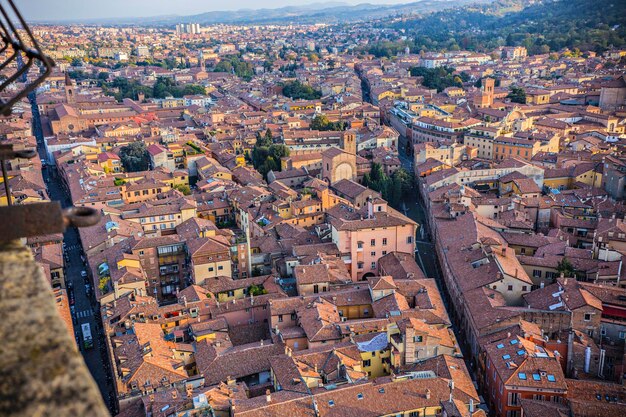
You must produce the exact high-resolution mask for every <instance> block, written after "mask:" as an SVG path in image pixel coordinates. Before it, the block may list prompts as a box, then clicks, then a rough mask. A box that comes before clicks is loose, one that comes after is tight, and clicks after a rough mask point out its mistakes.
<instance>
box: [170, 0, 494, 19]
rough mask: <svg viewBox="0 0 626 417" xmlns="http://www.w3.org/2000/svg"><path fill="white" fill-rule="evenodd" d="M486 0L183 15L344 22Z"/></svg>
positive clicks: (289, 7) (430, 10)
mask: <svg viewBox="0 0 626 417" xmlns="http://www.w3.org/2000/svg"><path fill="white" fill-rule="evenodd" d="M477 1H483V2H484V1H485V0H422V1H418V2H413V3H407V4H397V5H380V4H370V3H362V4H357V5H355V6H350V5H336V4H334V5H333V4H324V3H322V4H317V5H309V6H288V7H281V8H278V9H259V10H239V11H224V12H209V13H202V14H199V15H194V16H186V17H184V18H182V19H183V20H182V21H183V22H185V23H187V22H190V23H201V24H211V23H288V22H289V23H340V22H353V21H359V20H370V19H379V18H383V17H386V16H390V15H399V14H416V13H427V12H433V11H437V10H443V9H446V8H450V7H453V6H456V5H463V4H471V3H476V2H477Z"/></svg>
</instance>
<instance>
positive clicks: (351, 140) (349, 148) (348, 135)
mask: <svg viewBox="0 0 626 417" xmlns="http://www.w3.org/2000/svg"><path fill="white" fill-rule="evenodd" d="M339 146H340V147H341V149H343V150H344V152H347V153H349V154H351V155H356V135H355V134H354V132H352V131H349V130H348V131H346V132H343V134H342V135H341V140H340V142H339Z"/></svg>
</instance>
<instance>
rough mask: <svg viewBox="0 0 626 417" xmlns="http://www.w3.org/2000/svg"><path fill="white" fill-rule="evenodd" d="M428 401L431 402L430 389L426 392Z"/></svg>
mask: <svg viewBox="0 0 626 417" xmlns="http://www.w3.org/2000/svg"><path fill="white" fill-rule="evenodd" d="M426 399H427V400H430V390H429V389H427V390H426Z"/></svg>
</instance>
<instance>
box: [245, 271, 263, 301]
mask: <svg viewBox="0 0 626 417" xmlns="http://www.w3.org/2000/svg"><path fill="white" fill-rule="evenodd" d="M258 272H259V275H261V273H260V270H259V271H258ZM253 276H254V275H253ZM257 276H258V275H257ZM263 294H267V290H266V289H265V288H263V285H256V284H252V285H250V286H249V287H248V295H254V296H258V295H263Z"/></svg>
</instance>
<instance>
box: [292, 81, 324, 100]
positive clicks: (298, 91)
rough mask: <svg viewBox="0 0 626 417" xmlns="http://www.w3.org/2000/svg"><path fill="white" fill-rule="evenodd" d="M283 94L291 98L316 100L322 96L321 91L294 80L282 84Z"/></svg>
mask: <svg viewBox="0 0 626 417" xmlns="http://www.w3.org/2000/svg"><path fill="white" fill-rule="evenodd" d="M283 95H284V96H286V97H289V98H290V99H292V100H317V99H319V98H321V97H322V92H321V91H318V90H316V89H314V88H313V87H311V86H310V85H307V84H302V83H301V82H300V81H297V80H296V81H288V82H286V83H284V84H283Z"/></svg>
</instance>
